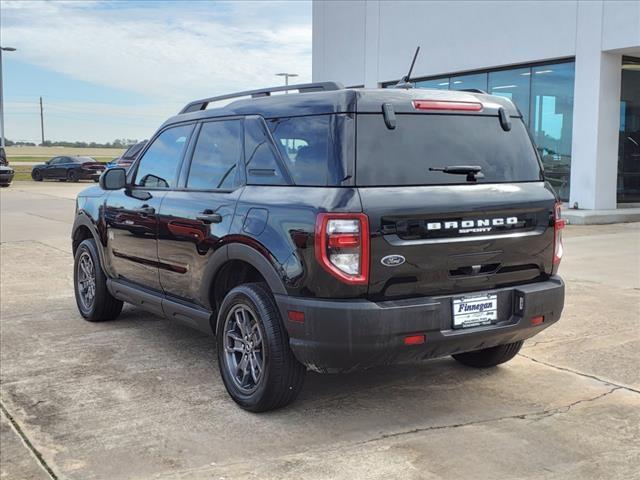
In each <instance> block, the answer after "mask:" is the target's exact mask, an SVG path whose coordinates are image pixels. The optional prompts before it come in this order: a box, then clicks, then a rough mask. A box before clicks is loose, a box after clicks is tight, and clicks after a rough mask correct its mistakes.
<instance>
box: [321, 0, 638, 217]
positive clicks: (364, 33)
mask: <svg viewBox="0 0 640 480" xmlns="http://www.w3.org/2000/svg"><path fill="white" fill-rule="evenodd" d="M418 45H419V46H420V47H421V51H420V55H419V57H418V59H417V61H416V65H415V68H414V70H413V75H412V80H413V81H414V82H415V86H416V87H417V88H432V89H451V90H458V89H460V90H461V89H479V90H483V91H486V92H488V93H491V94H493V95H501V96H505V97H508V98H510V99H512V100H513V101H514V102H515V103H516V105H517V106H518V108H519V109H520V111H521V112H522V115H523V119H524V122H525V123H526V125H527V126H528V127H529V130H530V132H531V134H532V136H533V138H534V139H535V142H536V144H537V146H538V150H539V152H540V157H541V158H542V161H543V163H544V166H545V172H546V175H547V178H548V179H549V181H550V182H551V183H552V185H553V186H554V187H555V189H556V191H557V192H558V194H559V196H560V197H561V198H562V200H563V201H565V206H567V207H577V208H579V209H584V210H612V209H616V208H618V209H619V210H618V211H617V213H618V214H620V213H622V210H623V207H639V206H640V0H632V1H557V2H550V1H521V2H500V1H495V2H494V1H482V2H481V1H478V2H436V1H433V2H426V1H425V2H418V1H379V0H366V1H322V0H314V3H313V80H314V81H325V80H335V81H339V82H341V83H343V84H344V85H347V86H358V87H388V86H392V85H394V84H395V83H396V82H397V81H398V80H399V79H400V78H401V77H402V76H403V75H405V74H406V73H407V70H408V69H409V65H410V63H411V58H412V55H413V53H414V51H415V48H416V46H418ZM634 210H635V208H634ZM624 211H625V212H628V213H629V214H630V213H631V210H627V209H625V210H624ZM592 213H595V212H592ZM601 213H602V212H601ZM585 214H589V212H585Z"/></svg>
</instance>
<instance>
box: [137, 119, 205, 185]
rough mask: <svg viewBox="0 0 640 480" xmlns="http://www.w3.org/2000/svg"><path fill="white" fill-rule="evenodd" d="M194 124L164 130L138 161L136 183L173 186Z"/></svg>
mask: <svg viewBox="0 0 640 480" xmlns="http://www.w3.org/2000/svg"><path fill="white" fill-rule="evenodd" d="M191 130H193V125H181V126H179V127H173V128H169V129H167V130H165V131H164V132H162V133H161V134H160V135H159V136H158V137H157V138H156V139H155V140H154V141H153V143H152V144H151V146H150V147H149V149H148V150H147V151H146V152H145V153H144V156H143V157H142V158H141V159H140V162H139V163H138V170H137V172H136V179H135V182H134V185H138V186H140V187H148V188H172V187H175V184H176V180H177V176H178V175H177V170H178V165H179V164H180V160H181V159H182V156H183V155H184V150H185V148H186V146H187V141H188V140H189V135H190V134H191Z"/></svg>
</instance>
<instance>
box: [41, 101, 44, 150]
mask: <svg viewBox="0 0 640 480" xmlns="http://www.w3.org/2000/svg"><path fill="white" fill-rule="evenodd" d="M40 133H41V134H42V144H41V145H44V111H43V109H42V97H40Z"/></svg>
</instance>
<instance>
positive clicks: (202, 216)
mask: <svg viewBox="0 0 640 480" xmlns="http://www.w3.org/2000/svg"><path fill="white" fill-rule="evenodd" d="M196 220H200V221H201V222H204V223H220V222H221V221H222V215H220V214H219V213H215V212H214V211H213V210H210V209H208V208H207V209H206V210H205V211H203V212H200V213H199V214H198V215H197V216H196Z"/></svg>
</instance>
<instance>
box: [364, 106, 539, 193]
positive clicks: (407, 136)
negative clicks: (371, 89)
mask: <svg viewBox="0 0 640 480" xmlns="http://www.w3.org/2000/svg"><path fill="white" fill-rule="evenodd" d="M396 117H397V125H396V128H395V129H393V130H390V129H388V128H387V127H386V125H385V122H384V119H383V117H382V115H379V114H360V115H358V119H357V144H358V150H357V152H358V153H357V158H356V183H357V185H360V186H401V185H442V184H454V183H463V184H464V183H467V182H466V178H465V176H464V175H451V174H447V173H443V172H439V171H430V170H429V168H441V167H446V166H453V165H473V166H475V165H477V166H480V167H482V173H483V174H484V178H482V179H479V180H478V183H503V182H528V181H539V180H540V179H541V171H540V164H539V163H538V158H537V156H536V154H535V150H534V147H533V144H532V143H531V140H530V138H529V136H528V134H527V131H526V128H525V126H524V124H523V123H522V121H521V120H520V119H516V118H513V119H512V122H511V123H512V128H511V130H510V131H504V130H503V129H502V127H501V126H500V122H499V120H498V117H497V116H495V117H494V116H481V115H442V114H400V115H397V116H396Z"/></svg>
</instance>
